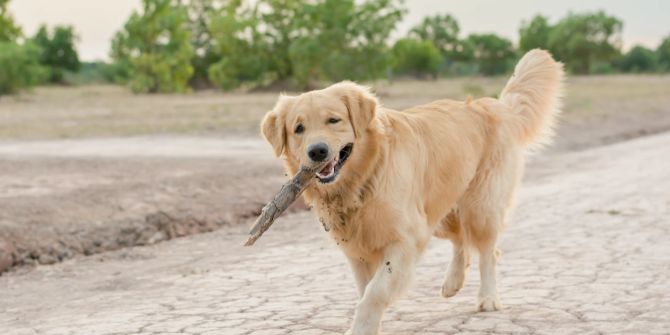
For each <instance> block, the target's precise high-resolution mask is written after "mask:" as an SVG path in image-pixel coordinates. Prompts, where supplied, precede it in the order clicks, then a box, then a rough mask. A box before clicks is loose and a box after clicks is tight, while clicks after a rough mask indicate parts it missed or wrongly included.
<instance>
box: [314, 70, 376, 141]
mask: <svg viewBox="0 0 670 335" xmlns="http://www.w3.org/2000/svg"><path fill="white" fill-rule="evenodd" d="M326 91H330V92H332V93H333V94H336V95H338V96H339V97H340V99H342V101H343V102H344V104H345V106H347V110H348V111H349V120H350V121H351V126H352V127H353V128H354V135H355V136H356V137H361V136H362V135H363V134H364V133H365V131H366V130H367V129H368V127H369V126H370V123H372V119H374V117H375V114H376V110H377V105H378V101H377V97H375V95H374V94H372V92H370V89H369V88H367V87H365V86H361V85H358V84H356V83H353V82H350V81H343V82H341V83H337V84H335V85H332V86H330V87H328V88H327V89H326Z"/></svg>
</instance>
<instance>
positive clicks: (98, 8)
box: [9, 0, 670, 60]
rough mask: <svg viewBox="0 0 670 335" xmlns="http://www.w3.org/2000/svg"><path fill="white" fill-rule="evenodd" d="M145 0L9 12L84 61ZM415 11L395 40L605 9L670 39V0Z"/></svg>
mask: <svg viewBox="0 0 670 335" xmlns="http://www.w3.org/2000/svg"><path fill="white" fill-rule="evenodd" d="M140 3H141V1H140V0H13V1H11V2H10V5H9V9H10V11H11V12H12V13H13V14H14V17H15V18H16V20H17V21H18V23H19V24H20V25H21V26H22V27H23V29H24V32H25V33H26V34H27V35H32V34H34V33H35V31H36V30H37V27H38V26H39V25H40V24H41V23H47V24H49V25H54V24H70V25H73V26H74V27H75V29H76V31H77V32H78V34H79V36H80V41H79V45H78V47H79V52H80V56H81V58H82V59H83V60H94V59H106V58H107V55H108V53H109V45H110V40H111V38H112V36H113V35H114V33H115V32H116V31H117V30H118V29H119V28H120V27H121V26H122V25H123V23H124V22H125V20H126V19H127V17H128V16H129V15H130V13H131V12H132V11H133V10H134V9H137V8H139V6H140ZM405 3H406V5H407V7H408V8H409V13H408V14H407V15H406V17H405V19H404V21H403V22H402V24H401V25H400V26H399V27H398V31H397V32H396V34H395V36H401V35H402V34H404V32H406V31H407V30H408V29H409V27H411V26H412V25H414V24H416V23H417V22H419V21H421V19H422V18H423V17H424V16H426V15H433V14H436V13H451V14H452V15H454V16H455V17H456V18H457V19H458V22H459V23H460V25H461V30H462V32H463V34H468V33H472V32H477V33H481V32H495V33H497V34H500V35H503V36H505V37H507V38H510V39H512V40H513V41H516V40H517V35H518V29H519V25H520V23H521V21H522V20H527V19H529V18H531V17H532V16H533V15H535V14H538V13H541V14H543V15H546V16H548V17H549V18H550V19H551V21H552V22H554V21H555V20H556V19H558V18H561V17H562V16H564V15H565V14H566V13H568V12H569V11H585V10H598V9H603V10H605V11H607V12H608V13H609V14H612V15H615V16H617V17H619V18H621V19H623V21H624V31H623V40H624V43H625V47H626V48H628V47H630V46H632V45H634V44H643V45H645V46H648V47H653V48H655V47H656V46H657V44H658V43H659V41H660V40H661V39H662V38H663V37H664V36H668V35H670V0H558V1H557V0H408V1H405Z"/></svg>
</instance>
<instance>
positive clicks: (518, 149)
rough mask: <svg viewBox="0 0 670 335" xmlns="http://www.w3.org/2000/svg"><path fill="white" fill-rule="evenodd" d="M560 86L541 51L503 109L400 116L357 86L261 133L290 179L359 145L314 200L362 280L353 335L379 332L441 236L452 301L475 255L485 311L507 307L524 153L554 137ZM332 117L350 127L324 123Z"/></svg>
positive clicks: (314, 192)
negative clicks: (506, 280) (506, 267)
mask: <svg viewBox="0 0 670 335" xmlns="http://www.w3.org/2000/svg"><path fill="white" fill-rule="evenodd" d="M562 78H563V72H562V65H561V64H560V63H557V62H555V61H554V60H553V59H552V58H551V56H550V55H549V54H548V53H547V52H544V51H541V50H533V51H531V52H529V53H528V54H526V55H525V56H524V57H523V59H522V60H521V61H520V62H519V64H518V65H517V67H516V69H515V74H514V76H513V77H512V78H511V79H510V80H509V82H508V83H507V85H506V87H505V89H504V90H503V92H502V93H501V96H500V98H499V99H492V98H483V99H477V100H472V99H468V100H467V101H453V100H438V101H435V102H432V103H429V104H426V105H421V106H417V107H413V108H410V109H408V110H405V111H402V112H398V111H394V110H391V109H387V108H384V107H382V106H380V105H379V103H378V101H377V98H376V97H375V96H374V95H373V94H371V93H370V91H369V90H368V89H367V88H365V87H362V86H360V85H357V84H354V83H351V82H343V83H339V84H335V85H333V86H331V87H328V88H326V89H323V90H318V91H312V92H308V93H304V94H302V95H300V96H297V97H288V96H282V97H280V99H279V102H278V103H277V105H276V106H275V108H274V109H273V110H272V111H270V112H269V113H268V114H267V115H266V117H265V119H264V120H263V122H262V126H261V130H262V134H263V136H264V137H265V138H266V139H267V141H268V142H269V143H271V144H272V146H273V148H274V151H275V153H276V154H277V156H281V157H283V158H284V165H285V168H286V171H287V173H289V174H290V175H293V174H295V173H296V172H297V171H298V169H299V167H300V165H302V164H311V162H310V161H309V159H308V158H307V156H306V154H305V148H306V146H307V145H309V143H311V142H314V141H317V140H318V141H324V142H326V143H328V145H329V146H330V147H331V148H333V150H334V151H335V150H338V149H339V148H341V147H342V146H343V145H344V144H345V142H347V141H353V143H354V148H353V152H352V154H351V156H350V158H349V159H348V161H347V162H346V163H345V164H344V165H343V167H342V169H341V171H340V175H339V176H338V178H337V180H336V181H335V182H334V183H332V184H320V183H315V184H314V186H313V187H310V188H309V189H307V190H306V191H305V193H304V198H305V201H306V202H307V203H308V204H309V205H311V206H313V208H314V210H315V212H316V214H317V215H318V216H319V218H320V220H321V222H322V224H323V225H324V227H325V228H326V229H327V230H328V233H329V234H330V236H331V237H332V238H333V239H334V241H336V243H337V245H338V246H339V247H340V248H341V249H342V251H343V252H344V254H345V255H346V256H347V258H348V260H349V262H350V264H351V267H352V270H353V272H354V277H355V278H356V283H357V286H358V289H359V294H360V296H361V301H360V302H359V304H358V306H357V310H356V315H355V318H354V323H353V325H352V328H351V330H350V333H353V334H376V333H377V332H378V330H379V324H380V320H381V316H382V313H383V311H384V310H385V308H386V307H387V306H388V305H389V304H390V303H391V302H392V301H393V300H394V299H395V298H397V297H399V296H400V295H401V294H402V292H403V291H404V290H405V289H406V287H407V286H408V284H409V282H410V280H411V276H412V273H413V267H414V265H415V264H416V262H417V261H418V259H419V257H420V255H421V254H422V252H423V251H424V249H425V247H426V245H427V243H428V241H429V240H430V238H431V236H437V237H439V238H448V239H450V240H451V241H452V242H453V246H454V254H453V259H452V261H451V265H450V268H449V270H448V273H447V276H446V278H445V281H444V284H443V287H442V295H444V296H445V297H449V296H452V295H454V294H455V293H456V292H457V291H458V290H459V289H460V288H461V287H462V286H463V281H464V280H465V274H466V273H467V270H468V266H469V264H470V255H471V254H472V252H473V251H476V252H478V253H479V254H480V269H481V270H480V275H481V279H482V286H481V289H480V292H479V297H478V304H477V306H478V309H479V310H482V311H491V310H497V309H499V308H501V305H500V302H499V300H498V295H497V291H496V288H495V264H496V261H497V258H498V256H499V252H498V251H497V248H496V240H497V237H498V235H499V233H500V232H501V231H502V229H503V227H504V225H505V218H506V216H507V214H508V212H509V211H510V209H511V208H512V206H513V199H514V193H515V191H516V188H517V186H518V184H519V180H520V178H521V175H522V170H523V156H524V153H525V152H526V151H527V149H528V148H529V147H531V146H537V144H538V143H547V142H548V141H549V139H550V135H551V128H552V126H553V124H554V117H555V115H557V114H558V111H559V107H560V96H561V83H562ZM328 115H336V116H337V117H341V118H342V122H346V124H341V125H338V126H331V125H324V122H323V121H322V119H323V118H324V117H327V116H328ZM296 122H303V123H307V124H309V126H307V129H308V130H306V131H305V134H300V135H298V134H294V133H293V127H294V126H295V124H296ZM310 141H311V142H310Z"/></svg>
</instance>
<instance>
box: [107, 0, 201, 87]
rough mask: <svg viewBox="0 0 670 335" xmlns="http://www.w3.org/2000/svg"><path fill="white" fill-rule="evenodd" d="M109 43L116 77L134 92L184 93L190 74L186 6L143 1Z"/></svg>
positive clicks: (168, 1)
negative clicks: (114, 62)
mask: <svg viewBox="0 0 670 335" xmlns="http://www.w3.org/2000/svg"><path fill="white" fill-rule="evenodd" d="M142 4H143V11H142V12H141V13H139V12H134V13H133V14H132V15H131V16H130V18H129V19H128V21H127V22H126V24H125V25H124V27H123V29H122V30H121V31H120V32H118V33H117V34H116V35H115V36H114V39H113V40H112V58H113V59H114V60H115V61H116V62H117V66H116V70H117V72H116V77H117V78H118V79H120V80H125V81H127V82H128V83H129V85H130V88H131V89H132V90H133V91H134V92H185V91H188V90H189V89H190V88H189V86H188V82H189V79H190V78H191V76H192V75H193V66H192V65H191V59H192V57H193V54H194V53H193V47H192V46H191V41H190V38H191V34H190V32H189V30H188V20H189V18H188V14H187V11H186V7H184V6H183V5H182V4H181V1H177V0H174V1H172V0H143V1H142Z"/></svg>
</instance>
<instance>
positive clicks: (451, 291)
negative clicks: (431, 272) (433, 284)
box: [442, 276, 465, 298]
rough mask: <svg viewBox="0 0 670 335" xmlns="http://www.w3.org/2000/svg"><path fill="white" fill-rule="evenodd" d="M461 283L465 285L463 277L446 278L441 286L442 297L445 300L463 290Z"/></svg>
mask: <svg viewBox="0 0 670 335" xmlns="http://www.w3.org/2000/svg"><path fill="white" fill-rule="evenodd" d="M463 283H465V276H461V277H460V278H458V277H457V276H448V277H447V278H445V279H444V283H443V284H442V296H443V297H445V298H449V297H453V296H454V295H456V293H458V291H460V290H461V289H462V288H463Z"/></svg>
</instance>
